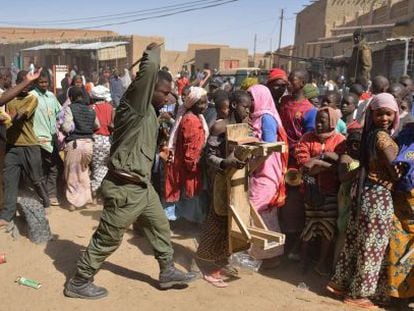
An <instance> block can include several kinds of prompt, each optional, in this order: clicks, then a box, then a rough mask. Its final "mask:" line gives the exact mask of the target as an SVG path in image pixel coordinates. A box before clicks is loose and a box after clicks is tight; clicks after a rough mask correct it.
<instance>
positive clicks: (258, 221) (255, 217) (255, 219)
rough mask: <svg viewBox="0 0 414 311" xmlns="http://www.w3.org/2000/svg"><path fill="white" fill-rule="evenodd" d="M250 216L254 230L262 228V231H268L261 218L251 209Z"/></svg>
mask: <svg viewBox="0 0 414 311" xmlns="http://www.w3.org/2000/svg"><path fill="white" fill-rule="evenodd" d="M250 215H251V217H252V222H253V225H254V226H255V227H256V228H262V229H265V230H268V228H267V226H266V224H265V223H264V221H263V219H262V217H260V215H259V213H258V212H257V211H256V210H255V209H254V208H253V207H251V209H250Z"/></svg>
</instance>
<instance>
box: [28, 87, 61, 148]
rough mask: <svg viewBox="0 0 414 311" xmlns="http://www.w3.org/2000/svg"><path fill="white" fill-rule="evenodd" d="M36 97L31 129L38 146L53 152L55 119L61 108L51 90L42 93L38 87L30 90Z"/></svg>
mask: <svg viewBox="0 0 414 311" xmlns="http://www.w3.org/2000/svg"><path fill="white" fill-rule="evenodd" d="M30 93H31V94H33V95H34V96H36V98H37V102H38V105H37V107H36V112H35V116H34V122H33V130H34V132H35V135H36V138H37V141H38V143H39V145H40V147H41V148H42V149H44V150H46V151H47V152H49V153H52V152H53V146H54V141H53V136H54V135H55V134H56V119H57V116H58V114H59V112H60V110H61V109H62V107H61V106H60V103H59V102H58V100H57V98H56V97H55V95H54V94H53V93H52V92H49V91H46V92H45V93H42V92H41V91H40V90H38V89H34V90H33V91H32V92H30Z"/></svg>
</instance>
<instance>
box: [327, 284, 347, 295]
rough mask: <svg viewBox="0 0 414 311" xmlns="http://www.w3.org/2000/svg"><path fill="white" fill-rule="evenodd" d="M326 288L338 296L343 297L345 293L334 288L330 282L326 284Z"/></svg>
mask: <svg viewBox="0 0 414 311" xmlns="http://www.w3.org/2000/svg"><path fill="white" fill-rule="evenodd" d="M326 290H327V291H328V292H330V293H332V294H334V295H335V296H338V297H343V296H344V295H345V293H344V291H342V290H340V289H338V288H336V287H335V285H334V284H333V283H331V282H330V283H328V285H326Z"/></svg>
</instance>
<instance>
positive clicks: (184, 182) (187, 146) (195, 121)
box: [165, 112, 206, 202]
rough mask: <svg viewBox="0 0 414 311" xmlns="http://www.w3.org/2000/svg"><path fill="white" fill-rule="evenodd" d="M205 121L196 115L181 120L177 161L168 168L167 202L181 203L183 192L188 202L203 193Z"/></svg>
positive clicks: (176, 149) (177, 133) (178, 130)
mask: <svg viewBox="0 0 414 311" xmlns="http://www.w3.org/2000/svg"><path fill="white" fill-rule="evenodd" d="M205 135H206V134H205V130H204V129H203V124H202V122H201V119H200V118H199V117H198V116H196V115H194V114H193V113H190V112H189V113H187V114H186V115H184V116H183V117H182V118H181V121H180V125H179V127H178V129H177V132H176V136H177V140H176V147H175V152H174V158H173V162H172V163H171V164H169V165H167V167H166V181H165V200H166V201H167V202H177V201H179V200H180V197H181V190H182V189H185V195H186V197H187V198H188V199H191V198H193V197H194V196H195V195H197V194H199V193H200V192H201V190H202V187H203V183H202V172H201V153H202V151H203V147H204V143H205V140H206V137H205Z"/></svg>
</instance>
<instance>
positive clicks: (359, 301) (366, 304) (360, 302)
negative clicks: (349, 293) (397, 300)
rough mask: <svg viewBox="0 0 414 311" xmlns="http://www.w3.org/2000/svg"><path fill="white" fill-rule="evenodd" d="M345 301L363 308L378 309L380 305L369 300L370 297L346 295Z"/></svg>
mask: <svg viewBox="0 0 414 311" xmlns="http://www.w3.org/2000/svg"><path fill="white" fill-rule="evenodd" d="M344 303H345V304H347V305H349V306H353V307H357V308H363V309H371V310H374V309H378V306H377V305H375V304H374V303H373V302H372V301H371V300H369V299H368V298H351V297H346V298H345V299H344Z"/></svg>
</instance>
